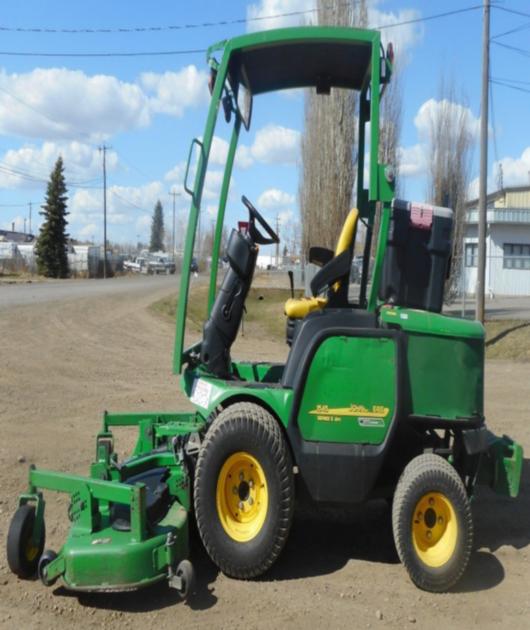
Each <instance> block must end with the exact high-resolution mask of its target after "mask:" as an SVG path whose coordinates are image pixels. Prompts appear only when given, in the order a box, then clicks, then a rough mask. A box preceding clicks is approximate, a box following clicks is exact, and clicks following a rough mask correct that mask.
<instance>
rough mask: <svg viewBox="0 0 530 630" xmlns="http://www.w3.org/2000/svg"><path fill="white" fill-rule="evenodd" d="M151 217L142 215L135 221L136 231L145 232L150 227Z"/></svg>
mask: <svg viewBox="0 0 530 630" xmlns="http://www.w3.org/2000/svg"><path fill="white" fill-rule="evenodd" d="M151 222H152V217H151V215H150V214H142V216H140V217H138V219H136V229H137V230H140V231H145V230H147V229H149V228H150V227H151Z"/></svg>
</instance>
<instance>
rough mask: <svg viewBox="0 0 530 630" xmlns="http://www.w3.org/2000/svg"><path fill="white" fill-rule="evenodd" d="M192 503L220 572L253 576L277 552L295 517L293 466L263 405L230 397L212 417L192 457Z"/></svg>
mask: <svg viewBox="0 0 530 630" xmlns="http://www.w3.org/2000/svg"><path fill="white" fill-rule="evenodd" d="M194 506H195V516H196V519H197V527H198V530H199V533H200V536H201V539H202V542H203V544H204V547H205V548H206V551H207V552H208V555H209V556H210V558H211V559H212V560H213V562H214V563H215V564H216V565H217V566H218V567H219V568H220V569H221V571H223V573H225V574H226V575H229V576H230V577H235V578H241V579H248V578H252V577H256V576H258V575H261V574H262V573H264V572H265V571H267V569H269V568H270V566H271V565H272V564H273V562H274V561H275V560H276V559H277V557H278V556H279V554H280V552H281V550H282V549H283V546H284V544H285V541H286V540H287V536H288V534H289V530H290V527H291V522H292V518H293V511H294V479H293V465H292V461H291V456H290V453H289V449H288V447H287V445H286V443H285V439H284V437H283V434H282V430H281V428H280V426H279V425H278V422H277V421H276V419H275V418H274V417H273V416H272V415H271V414H270V413H268V412H267V411H266V410H265V409H263V408H262V407H260V406H259V405H256V404H252V403H236V404H234V405H231V406H230V407H227V408H226V409H225V410H224V411H222V412H221V413H220V414H219V416H218V417H217V418H216V419H215V420H214V422H213V423H212V425H211V427H210V428H209V430H208V432H207V434H206V438H205V440H204V442H203V444H202V447H201V452H200V454H199V458H198V461H197V468H196V473H195V484H194Z"/></svg>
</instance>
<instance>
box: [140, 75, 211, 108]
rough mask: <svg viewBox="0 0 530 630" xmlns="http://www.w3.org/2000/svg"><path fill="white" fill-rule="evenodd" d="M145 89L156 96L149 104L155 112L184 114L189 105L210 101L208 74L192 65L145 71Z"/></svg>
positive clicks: (143, 80)
mask: <svg viewBox="0 0 530 630" xmlns="http://www.w3.org/2000/svg"><path fill="white" fill-rule="evenodd" d="M140 83H141V85H142V86H143V87H144V89H145V90H146V91H147V92H148V93H150V92H154V96H152V97H150V100H149V104H150V108H151V110H152V111H153V112H157V113H163V114H171V115H173V116H179V117H180V116H182V115H183V114H184V111H185V110H186V109H187V108H189V107H194V106H197V105H203V104H205V103H207V102H208V100H209V95H208V75H207V73H206V72H204V71H200V70H198V69H197V67H196V66H193V65H190V66H186V67H185V68H182V70H179V72H164V74H156V73H154V72H144V73H143V74H142V75H141V76H140Z"/></svg>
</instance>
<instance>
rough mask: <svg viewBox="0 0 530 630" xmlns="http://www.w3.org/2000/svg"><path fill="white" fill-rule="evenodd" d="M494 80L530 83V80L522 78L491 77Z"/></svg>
mask: <svg viewBox="0 0 530 630" xmlns="http://www.w3.org/2000/svg"><path fill="white" fill-rule="evenodd" d="M491 80H492V81H505V82H506V83H518V84H520V85H530V81H521V80H520V79H506V78H503V77H491Z"/></svg>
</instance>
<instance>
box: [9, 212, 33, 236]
mask: <svg viewBox="0 0 530 630" xmlns="http://www.w3.org/2000/svg"><path fill="white" fill-rule="evenodd" d="M13 223H14V224H15V225H14V227H15V232H22V231H23V229H24V217H22V216H20V215H18V216H16V217H13V218H12V219H11V220H10V221H5V222H4V223H2V229H3V230H11V229H12V228H13ZM26 227H27V225H26ZM32 231H35V230H32Z"/></svg>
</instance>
